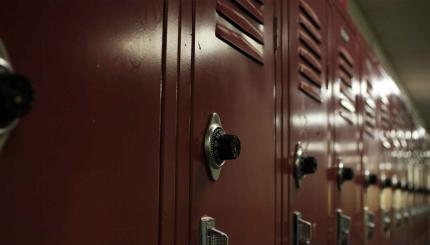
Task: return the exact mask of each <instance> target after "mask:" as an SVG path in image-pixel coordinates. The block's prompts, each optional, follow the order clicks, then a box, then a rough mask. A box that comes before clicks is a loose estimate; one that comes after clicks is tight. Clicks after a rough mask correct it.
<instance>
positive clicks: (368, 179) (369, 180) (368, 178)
mask: <svg viewBox="0 0 430 245" xmlns="http://www.w3.org/2000/svg"><path fill="white" fill-rule="evenodd" d="M377 183H378V176H376V174H371V173H369V174H366V175H365V179H364V186H365V187H369V186H371V185H376V184H377Z"/></svg>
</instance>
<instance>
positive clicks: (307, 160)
mask: <svg viewBox="0 0 430 245" xmlns="http://www.w3.org/2000/svg"><path fill="white" fill-rule="evenodd" d="M317 169H318V162H317V160H316V158H315V157H311V156H305V155H304V153H303V148H302V144H301V142H298V143H297V144H296V152H295V153H294V163H293V171H294V179H295V182H296V187H297V188H300V185H301V183H302V180H303V178H304V177H305V175H308V174H314V173H316V171H317Z"/></svg>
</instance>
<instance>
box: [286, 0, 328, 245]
mask: <svg viewBox="0 0 430 245" xmlns="http://www.w3.org/2000/svg"><path fill="white" fill-rule="evenodd" d="M326 7H327V6H326V4H325V2H324V1H319V0H294V1H289V4H288V5H286V8H284V11H288V18H284V26H285V27H284V28H285V29H288V30H289V32H288V36H285V35H284V38H283V39H284V42H285V43H284V46H288V47H289V62H288V68H289V79H288V87H286V88H287V92H288V102H287V103H288V104H287V105H285V106H286V107H287V108H288V110H289V118H288V125H289V142H288V150H287V151H286V152H285V156H288V162H285V164H284V165H285V166H288V168H287V170H286V171H285V172H284V175H286V174H288V175H289V179H290V180H289V183H288V185H289V189H288V190H289V212H284V220H288V221H289V224H290V225H289V232H290V233H289V234H290V236H289V238H290V244H292V243H291V242H292V241H291V240H292V239H294V234H293V232H292V231H293V224H292V217H293V212H300V213H301V214H302V218H303V219H304V220H306V221H308V222H310V223H312V224H313V225H314V227H313V237H312V240H311V242H312V243H313V244H317V243H319V242H320V241H327V239H328V219H327V216H328V205H329V203H328V193H327V189H328V182H327V178H326V176H327V165H328V163H327V162H328V160H329V155H328V154H327V151H328V140H329V134H328V133H329V132H328V110H327V109H328V101H329V98H328V86H327V73H326V69H325V67H326V66H327V59H328V52H327V49H326V47H327V31H328V30H327V27H328V26H327V21H326V19H327V13H326V10H327V8H326ZM285 34H287V33H285ZM284 69H287V68H286V66H284ZM299 142H300V143H301V144H302V146H303V151H304V155H305V156H310V157H314V158H315V159H316V160H317V166H318V169H317V172H316V173H314V174H309V175H307V176H305V178H304V179H303V181H302V183H301V186H300V188H298V187H297V186H296V184H295V179H294V174H293V173H294V171H293V163H294V158H295V149H296V145H297V144H298V143H299Z"/></svg>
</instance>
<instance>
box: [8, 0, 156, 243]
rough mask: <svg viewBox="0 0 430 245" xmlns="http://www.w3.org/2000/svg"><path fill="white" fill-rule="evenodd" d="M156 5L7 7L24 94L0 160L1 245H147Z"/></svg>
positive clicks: (152, 229)
mask: <svg viewBox="0 0 430 245" xmlns="http://www.w3.org/2000/svg"><path fill="white" fill-rule="evenodd" d="M162 33H163V2H162V1H155V0H149V1H134V0H125V1H110V2H109V3H107V2H106V1H98V0H94V1H60V2H58V1H45V0H42V1H37V2H29V1H20V0H18V1H9V2H3V3H2V8H1V9H0V38H1V39H2V40H3V41H4V43H5V45H6V47H7V49H8V51H9V55H10V58H11V60H12V64H13V66H14V68H15V70H16V71H18V72H19V73H22V74H24V75H26V76H28V77H29V78H30V79H31V80H32V82H33V86H34V87H35V91H36V102H35V104H34V110H33V112H32V113H31V114H30V115H29V116H28V117H27V118H25V119H24V120H22V122H21V123H20V125H19V126H18V128H16V130H15V131H14V132H13V134H12V135H11V137H10V138H9V141H8V142H7V145H6V147H5V148H4V149H3V151H2V152H1V155H0V157H1V165H0V168H1V170H0V192H1V193H2V199H1V202H0V216H1V217H2V218H1V221H0V224H1V225H0V227H1V231H0V243H1V244H44V245H47V244H82V245H84V244H157V243H158V235H159V234H158V233H159V229H158V226H159V191H158V190H159V187H160V185H159V175H160V143H161V142H160V123H161V121H160V115H161V114H160V106H161V105H160V100H161V97H160V93H161V90H160V85H161V80H162V77H163V72H162V44H163V36H162Z"/></svg>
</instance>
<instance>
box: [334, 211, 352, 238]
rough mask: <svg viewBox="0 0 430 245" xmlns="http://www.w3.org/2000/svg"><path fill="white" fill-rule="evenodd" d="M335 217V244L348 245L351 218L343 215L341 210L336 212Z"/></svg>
mask: <svg viewBox="0 0 430 245" xmlns="http://www.w3.org/2000/svg"><path fill="white" fill-rule="evenodd" d="M336 217H337V244H338V245H348V244H349V234H350V230H351V217H349V216H347V215H345V214H343V212H342V210H341V209H338V210H336Z"/></svg>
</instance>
